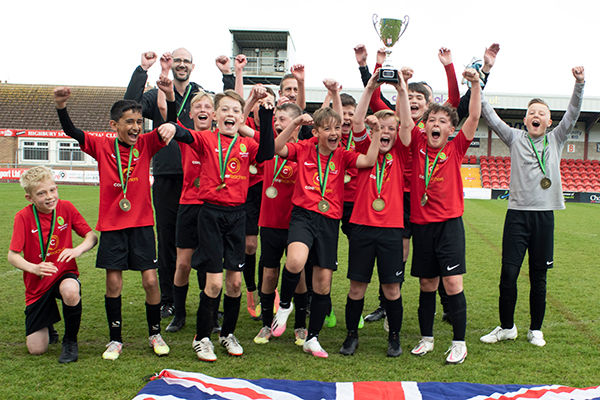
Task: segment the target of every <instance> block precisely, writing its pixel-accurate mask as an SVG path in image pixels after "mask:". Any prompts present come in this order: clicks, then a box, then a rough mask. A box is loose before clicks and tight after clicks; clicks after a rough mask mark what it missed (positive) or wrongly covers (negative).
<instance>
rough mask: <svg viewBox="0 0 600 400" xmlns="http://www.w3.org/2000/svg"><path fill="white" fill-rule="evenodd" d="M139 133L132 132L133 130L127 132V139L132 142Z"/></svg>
mask: <svg viewBox="0 0 600 400" xmlns="http://www.w3.org/2000/svg"><path fill="white" fill-rule="evenodd" d="M138 135H139V133H133V132H129V133H128V134H127V136H128V137H129V140H131V141H132V142H135V141H136V140H137V137H138Z"/></svg>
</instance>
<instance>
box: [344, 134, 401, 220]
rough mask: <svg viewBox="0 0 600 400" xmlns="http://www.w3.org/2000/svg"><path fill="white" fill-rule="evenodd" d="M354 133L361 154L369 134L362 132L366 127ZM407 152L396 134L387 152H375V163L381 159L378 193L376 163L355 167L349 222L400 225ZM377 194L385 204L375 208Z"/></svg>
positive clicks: (365, 148)
mask: <svg viewBox="0 0 600 400" xmlns="http://www.w3.org/2000/svg"><path fill="white" fill-rule="evenodd" d="M357 137H359V140H358V141H357V142H356V150H357V151H358V152H359V153H363V154H365V153H366V152H367V150H368V149H369V144H370V143H371V138H370V137H369V136H368V135H367V134H366V130H365V131H363V132H361V133H359V134H357ZM407 153H408V147H406V146H404V145H403V144H402V141H400V139H399V138H396V142H395V143H394V146H393V147H392V148H391V149H390V151H389V152H387V153H385V154H381V153H379V155H378V156H377V164H379V166H380V167H381V162H382V160H384V159H385V169H384V173H383V184H382V185H381V194H380V196H379V195H378V194H377V165H374V166H373V167H372V168H370V169H369V168H364V169H360V170H358V179H357V181H358V187H360V190H358V191H357V192H356V201H355V202H354V209H353V210H352V216H351V217H350V222H351V223H353V224H359V225H367V226H376V227H382V228H404V198H403V192H404V188H403V183H404V176H403V165H404V159H405V158H406V154H407ZM379 197H380V198H381V199H382V200H383V201H384V202H385V207H384V209H383V210H381V211H375V209H373V201H374V200H375V199H377V198H379Z"/></svg>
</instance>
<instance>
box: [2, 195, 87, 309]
mask: <svg viewBox="0 0 600 400" xmlns="http://www.w3.org/2000/svg"><path fill="white" fill-rule="evenodd" d="M38 218H39V221H40V226H41V228H42V235H43V238H44V246H46V245H47V240H48V236H49V235H48V234H49V233H50V227H51V226H52V213H49V214H44V213H40V212H38ZM72 230H74V231H75V232H76V233H77V234H78V235H79V236H81V237H84V236H85V235H86V234H87V233H88V232H89V231H91V230H92V229H91V228H90V226H89V225H88V223H87V222H85V219H83V217H82V216H81V214H80V213H79V211H77V209H76V208H75V206H74V205H73V204H71V202H69V201H66V200H60V199H59V200H58V203H57V205H56V223H55V226H54V232H53V233H52V236H51V238H50V246H49V247H48V254H46V261H47V262H51V263H54V265H55V266H56V268H58V271H57V272H56V273H55V274H53V275H52V276H44V277H43V278H40V277H39V276H37V275H35V274H32V273H29V272H23V282H24V283H25V304H27V305H29V304H31V303H34V302H35V301H37V300H38V299H39V298H40V297H41V296H42V295H43V294H44V293H46V292H47V291H48V290H49V289H50V288H51V287H52V285H54V284H55V283H56V281H57V280H58V279H59V278H60V277H61V276H63V275H64V274H66V273H68V272H72V273H74V274H76V275H77V276H79V272H78V271H77V263H76V262H75V259H72V260H71V261H68V262H58V261H56V260H57V259H58V256H59V255H60V253H62V251H63V250H64V249H69V248H72V247H73V240H72V233H71V231H72ZM38 235H39V233H38V228H37V224H36V223H35V217H34V215H33V206H32V205H31V204H30V205H28V206H27V207H25V208H24V209H22V210H21V211H19V212H18V213H17V215H15V223H14V227H13V235H12V239H11V241H10V249H11V250H12V251H14V252H16V253H21V252H23V258H24V259H25V260H27V261H29V262H30V263H33V264H39V263H41V262H42V250H41V249H40V240H39V236H38Z"/></svg>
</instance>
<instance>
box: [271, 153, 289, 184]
mask: <svg viewBox="0 0 600 400" xmlns="http://www.w3.org/2000/svg"><path fill="white" fill-rule="evenodd" d="M277 161H279V156H275V166H274V167H273V182H271V185H273V184H274V183H275V179H277V177H278V176H279V173H280V172H281V170H283V167H284V166H285V164H286V163H287V159H285V160H283V162H282V163H281V166H280V167H279V169H277Z"/></svg>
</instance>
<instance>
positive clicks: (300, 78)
mask: <svg viewBox="0 0 600 400" xmlns="http://www.w3.org/2000/svg"><path fill="white" fill-rule="evenodd" d="M291 71H292V75H294V78H296V81H297V82H298V97H297V98H296V104H297V105H298V106H299V107H300V108H301V109H303V110H304V109H305V108H306V89H305V87H304V65H302V64H296V65H293V66H292V69H291Z"/></svg>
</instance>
